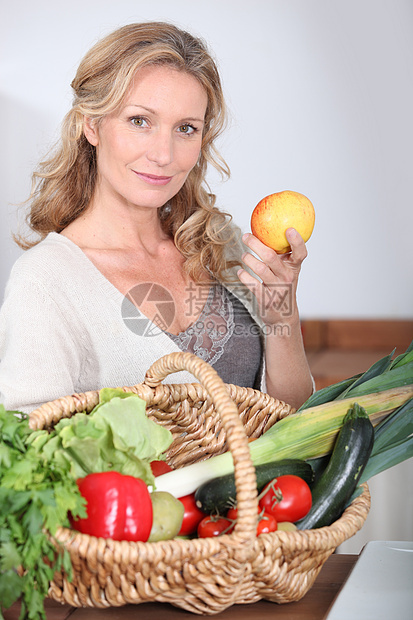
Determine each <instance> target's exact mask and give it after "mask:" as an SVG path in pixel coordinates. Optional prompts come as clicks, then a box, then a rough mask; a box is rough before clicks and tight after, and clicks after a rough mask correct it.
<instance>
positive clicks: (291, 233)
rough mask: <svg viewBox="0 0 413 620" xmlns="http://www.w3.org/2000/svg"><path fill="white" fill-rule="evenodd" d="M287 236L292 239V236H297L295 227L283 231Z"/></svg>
mask: <svg viewBox="0 0 413 620" xmlns="http://www.w3.org/2000/svg"><path fill="white" fill-rule="evenodd" d="M285 232H286V233H287V234H288V236H289V237H291V238H292V239H294V237H296V236H297V231H296V230H295V228H287V230H286V231H285Z"/></svg>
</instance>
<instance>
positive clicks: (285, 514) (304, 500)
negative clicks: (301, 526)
mask: <svg viewBox="0 0 413 620" xmlns="http://www.w3.org/2000/svg"><path fill="white" fill-rule="evenodd" d="M259 504H260V506H261V508H263V509H264V510H265V512H267V513H269V514H272V515H273V516H274V517H275V518H276V520H277V521H279V522H281V521H289V522H291V523H294V522H295V521H298V520H299V519H302V518H303V517H305V515H306V514H307V513H308V512H309V510H310V508H311V504H312V496H311V490H310V487H309V486H308V484H307V483H306V481H305V480H303V479H302V478H300V477H299V476H293V475H289V474H288V475H285V476H280V477H279V478H274V480H272V481H271V482H269V483H268V484H267V485H266V486H265V487H264V489H263V490H262V492H261V494H260V498H259Z"/></svg>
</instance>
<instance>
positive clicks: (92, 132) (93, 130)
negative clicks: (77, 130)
mask: <svg viewBox="0 0 413 620" xmlns="http://www.w3.org/2000/svg"><path fill="white" fill-rule="evenodd" d="M83 133H84V134H85V136H86V140H87V141H88V142H90V144H91V145H92V146H97V145H98V143H99V133H98V130H97V124H96V122H95V121H93V119H91V118H89V117H88V116H85V118H84V121H83Z"/></svg>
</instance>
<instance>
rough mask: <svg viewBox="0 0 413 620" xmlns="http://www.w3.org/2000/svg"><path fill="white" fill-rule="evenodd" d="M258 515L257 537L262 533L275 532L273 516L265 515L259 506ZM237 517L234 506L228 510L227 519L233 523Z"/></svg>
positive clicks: (275, 521)
mask: <svg viewBox="0 0 413 620" xmlns="http://www.w3.org/2000/svg"><path fill="white" fill-rule="evenodd" d="M258 514H259V520H258V524H257V536H259V535H260V534H264V533H265V534H267V533H268V532H275V530H276V529H277V520H276V518H275V517H274V516H273V515H271V514H268V513H266V512H265V511H264V509H263V508H261V506H258ZM237 517H238V509H237V508H236V507H235V506H234V507H233V508H230V509H229V510H228V512H227V519H229V520H230V521H234V522H235V521H236V520H237ZM234 525H235V523H234Z"/></svg>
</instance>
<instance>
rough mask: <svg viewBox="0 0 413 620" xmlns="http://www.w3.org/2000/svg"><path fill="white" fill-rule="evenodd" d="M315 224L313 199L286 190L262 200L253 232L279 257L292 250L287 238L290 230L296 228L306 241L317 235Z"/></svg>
mask: <svg viewBox="0 0 413 620" xmlns="http://www.w3.org/2000/svg"><path fill="white" fill-rule="evenodd" d="M314 221H315V212H314V207H313V205H312V204H311V202H310V200H309V199H308V198H307V197H306V196H304V195H303V194H299V193H298V192H293V191H290V190H284V191H282V192H277V193H275V194H270V195H269V196H266V197H265V198H263V199H262V200H260V202H259V203H258V204H257V206H256V207H255V209H254V211H253V212H252V216H251V231H252V234H253V235H254V236H255V237H257V238H258V239H259V240H260V241H262V243H265V245H267V246H269V247H270V248H272V249H273V250H275V251H276V252H277V253H278V254H285V253H286V252H290V251H291V247H290V244H289V243H288V241H287V237H286V236H285V231H286V230H287V228H295V229H296V231H297V232H299V233H300V235H301V237H302V238H303V239H304V242H306V241H308V239H309V238H310V237H311V233H312V232H313V229H314Z"/></svg>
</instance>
